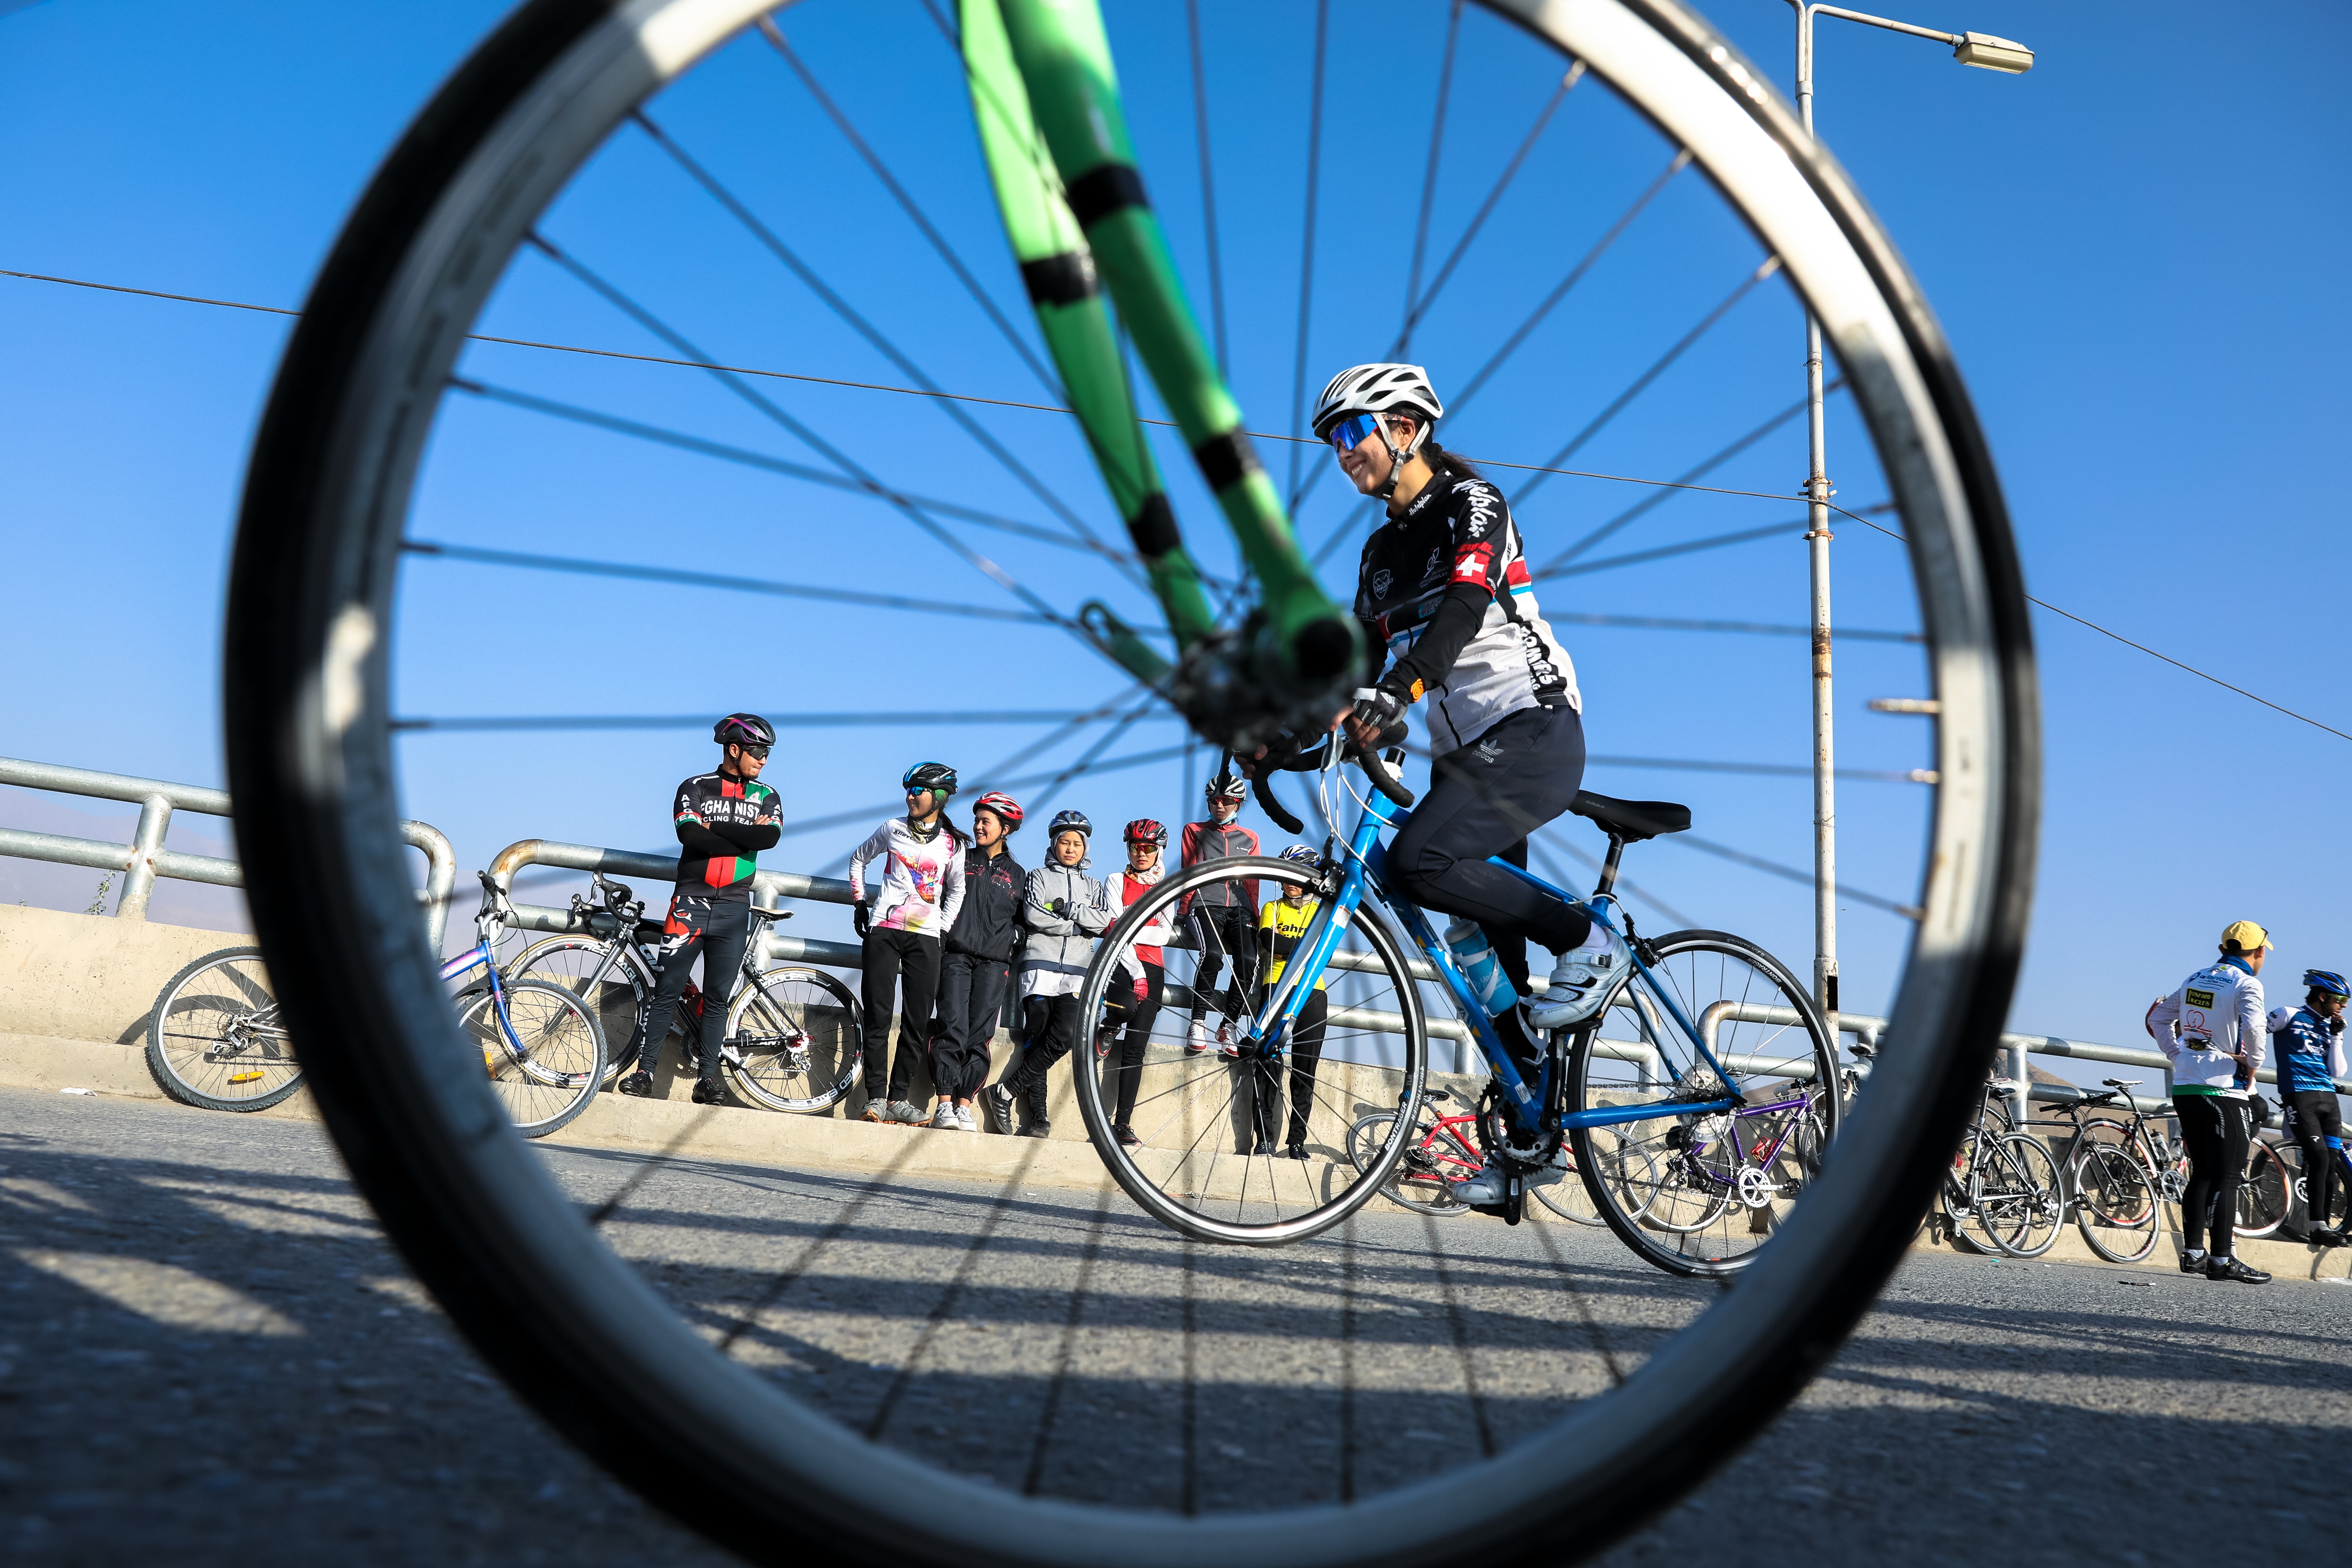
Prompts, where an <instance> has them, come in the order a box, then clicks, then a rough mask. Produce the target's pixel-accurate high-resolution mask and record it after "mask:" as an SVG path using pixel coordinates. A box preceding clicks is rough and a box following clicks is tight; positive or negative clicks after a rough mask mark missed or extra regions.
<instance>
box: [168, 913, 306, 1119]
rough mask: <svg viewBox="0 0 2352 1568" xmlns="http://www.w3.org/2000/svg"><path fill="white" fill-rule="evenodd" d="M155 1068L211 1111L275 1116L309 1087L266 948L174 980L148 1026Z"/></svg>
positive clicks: (229, 956) (223, 958) (235, 951)
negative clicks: (264, 958)
mask: <svg viewBox="0 0 2352 1568" xmlns="http://www.w3.org/2000/svg"><path fill="white" fill-rule="evenodd" d="M147 1070H148V1071H149V1072H151V1073H152V1074H153V1075H154V1077H155V1082H156V1084H157V1086H158V1087H160V1088H161V1089H163V1092H164V1093H166V1094H168V1095H170V1096H171V1097H172V1098H173V1100H179V1101H180V1102H181V1103H182V1104H184V1105H194V1106H198V1107H201V1108H202V1109H204V1110H268V1109H269V1108H270V1107H271V1106H273V1105H277V1104H278V1103H280V1102H281V1101H283V1100H285V1099H286V1098H287V1096H289V1095H290V1094H292V1093H293V1092H294V1091H295V1090H296V1089H299V1088H301V1087H302V1064H301V1063H300V1062H299V1061H297V1060H296V1059H295V1057H294V1044H293V1041H292V1039H291V1038H290V1037H289V1036H288V1034H287V1031H286V1025H285V1022H284V1020H283V1019H281V1018H280V1017H279V1016H278V994H277V992H276V991H275V990H273V989H272V988H271V986H270V984H269V971H268V969H267V968H266V967H264V966H263V964H262V962H261V950H260V949H259V948H257V947H236V948H229V949H226V950H225V951H223V952H215V953H208V954H206V955H205V957H203V958H200V959H197V960H196V961H195V962H194V963H191V964H189V965H188V966H187V967H186V968H185V969H183V970H181V971H180V973H177V974H175V975H173V976H172V978H171V980H170V981H169V982H168V983H166V984H165V985H164V987H163V994H161V995H159V996H158V997H156V998H155V1010H154V1012H153V1013H152V1014H151V1015H150V1016H149V1017H148V1020H147Z"/></svg>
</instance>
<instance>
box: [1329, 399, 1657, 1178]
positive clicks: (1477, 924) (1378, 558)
mask: <svg viewBox="0 0 2352 1568" xmlns="http://www.w3.org/2000/svg"><path fill="white" fill-rule="evenodd" d="M1444 413H1445V408H1444V404H1443V403H1441V402H1440V401H1439V399H1438V396H1437V393H1436V390H1435V389H1434V388H1433V387H1432V386H1431V385H1430V384H1429V376H1428V374H1427V373H1426V372H1424V371H1423V369H1422V368H1421V367H1420V366H1419V365H1412V364H1360V365H1356V366H1354V367H1352V368H1350V369H1348V370H1343V371H1341V372H1340V373H1339V374H1338V375H1336V376H1334V377H1332V378H1331V383H1330V384H1329V385H1328V386H1326V387H1325V388H1324V389H1323V395H1322V396H1321V398H1320V399H1318V401H1317V403H1316V406H1315V419H1314V426H1315V434H1316V436H1317V437H1318V439H1321V440H1325V441H1328V442H1329V443H1330V444H1331V447H1332V448H1333V451H1334V453H1335V455H1336V457H1337V458H1338V461H1339V468H1340V470H1341V472H1343V473H1345V474H1346V475H1347V476H1348V479H1349V481H1350V482H1351V483H1353V484H1354V485H1355V487H1356V489H1357V490H1358V491H1359V492H1360V493H1361V494H1364V495H1367V496H1370V497H1372V498H1373V499H1374V500H1380V501H1382V502H1385V503H1386V505H1387V516H1386V518H1385V519H1384V520H1383V521H1382V523H1381V526H1380V527H1379V528H1377V529H1375V530H1374V531H1372V535H1371V537H1370V539H1368V540H1366V541H1365V542H1364V552H1363V559H1362V562H1361V563H1360V566H1359V568H1358V572H1357V588H1356V605H1355V609H1356V616H1357V618H1358V619H1359V620H1360V621H1361V622H1362V623H1363V626H1364V641H1365V646H1366V648H1367V650H1368V657H1367V668H1366V671H1365V684H1364V686H1363V688H1362V689H1360V690H1359V691H1358V692H1357V693H1356V700H1355V702H1354V704H1353V706H1352V707H1350V708H1349V709H1348V710H1345V711H1344V712H1342V713H1340V714H1339V715H1338V717H1337V718H1336V719H1335V721H1334V725H1333V727H1334V728H1335V729H1336V728H1339V727H1341V726H1344V727H1345V729H1346V731H1347V733H1348V738H1349V740H1350V741H1352V742H1355V744H1356V745H1358V746H1359V747H1360V748H1362V749H1364V750H1366V751H1370V750H1373V749H1375V748H1377V747H1378V746H1379V745H1380V744H1381V742H1382V739H1383V736H1384V734H1388V735H1392V734H1393V733H1394V732H1395V731H1396V727H1397V726H1398V725H1399V724H1400V723H1401V721H1402V720H1403V718H1404V716H1405V714H1406V713H1407V712H1408V711H1410V710H1412V708H1413V706H1414V705H1415V704H1417V703H1420V702H1422V701H1423V700H1427V702H1428V708H1427V710H1426V713H1425V722H1426V724H1427V728H1428V731H1429V750H1430V757H1431V766H1430V784H1429V788H1428V790H1427V792H1426V793H1425V794H1424V795H1423V796H1422V798H1421V801H1420V804H1419V805H1416V806H1415V807H1414V808H1413V811H1412V819H1411V820H1410V821H1409V822H1408V823H1407V824H1406V825H1405V826H1404V827H1403V829H1402V831H1400V832H1399V833H1398V835H1397V837H1396V840H1395V842H1394V843H1393V844H1392V845H1391V847H1390V848H1389V852H1388V864H1389V868H1390V869H1391V872H1392V873H1393V874H1394V876H1395V878H1396V881H1397V886H1398V888H1399V890H1401V891H1402V893H1403V894H1404V895H1405V896H1406V897H1408V898H1410V899H1412V900H1413V901H1414V902H1416V903H1418V904H1421V905H1423V907H1424V908H1427V909H1432V910H1442V911H1444V912H1445V913H1447V914H1451V915H1454V916H1457V917H1459V919H1458V920H1457V921H1456V922H1455V924H1454V927H1453V928H1452V929H1450V930H1449V931H1447V933H1446V940H1447V942H1448V943H1449V944H1450V945H1452V946H1453V947H1454V948H1455V950H1456V951H1457V952H1459V953H1461V954H1463V955H1464V957H1465V962H1467V961H1469V959H1470V955H1471V954H1472V953H1473V952H1474V951H1475V946H1477V945H1478V944H1479V942H1480V937H1481V935H1482V934H1483V938H1484V941H1485V942H1490V943H1492V944H1493V947H1494V949H1495V952H1496V955H1497V956H1498V957H1499V959H1500V961H1501V962H1500V965H1499V967H1500V969H1501V973H1500V975H1498V976H1496V979H1495V982H1494V984H1492V985H1491V986H1490V987H1488V988H1486V992H1485V994H1484V995H1483V997H1482V1000H1483V1001H1484V1002H1485V1003H1486V1009H1487V1012H1488V1014H1489V1015H1490V1016H1491V1017H1492V1018H1493V1020H1494V1024H1495V1032H1496V1036H1497V1037H1499V1038H1500V1039H1501V1040H1502V1042H1503V1044H1504V1046H1505V1047H1506V1048H1507V1049H1508V1050H1509V1051H1510V1052H1511V1053H1512V1056H1513V1057H1514V1058H1516V1059H1517V1061H1518V1062H1519V1063H1520V1064H1521V1066H1522V1070H1524V1071H1527V1072H1528V1073H1529V1074H1530V1075H1532V1072H1533V1069H1534V1065H1535V1063H1536V1062H1537V1060H1538V1058H1539V1055H1540V1050H1541V1047H1539V1046H1538V1044H1537V1040H1536V1036H1537V1034H1538V1032H1539V1031H1540V1030H1544V1029H1554V1028H1559V1027H1561V1026H1565V1025H1569V1024H1573V1023H1577V1022H1580V1021H1581V1020H1583V1019H1585V1018H1587V1017H1590V1016H1591V1015H1592V1013H1593V1012H1594V1011H1595V1010H1596V1009H1597V1008H1598V1007H1599V1006H1600V1005H1601V1002H1602V1000H1603V999H1604V998H1605V997H1606V995H1607V994H1608V992H1609V989H1610V987H1611V984H1612V983H1613V982H1614V981H1615V980H1616V979H1617V977H1618V976H1619V975H1621V974H1622V973H1624V969H1625V966H1626V964H1627V963H1628V962H1629V955H1628V954H1627V953H1626V952H1625V947H1624V943H1623V942H1622V939H1620V938H1618V937H1617V936H1616V935H1615V934H1614V933H1613V932H1612V931H1609V930H1608V929H1607V928H1606V927H1602V926H1597V925H1595V924H1594V922H1593V921H1591V919H1590V918H1589V917H1588V916H1586V915H1585V913H1584V912H1583V911H1582V910H1580V909H1579V908H1578V907H1577V906H1576V905H1575V904H1573V903H1570V901H1568V900H1565V899H1563V898H1561V897H1559V895H1557V894H1555V893H1552V892H1550V891H1548V890H1546V889H1541V888H1538V887H1537V886H1535V885H1534V884H1532V883H1530V882H1528V881H1525V880H1523V879H1519V878H1517V877H1514V876H1512V875H1511V874H1510V873H1509V872H1508V871H1506V870H1504V869H1502V868H1500V867H1496V866H1493V865H1490V864H1488V858H1489V857H1494V856H1499V857H1501V858H1504V859H1505V860H1507V861H1510V862H1512V863H1513V864H1516V865H1520V866H1524V865H1526V864H1527V852H1528V850H1527V840H1528V834H1530V833H1532V832H1534V831H1535V830H1536V829H1537V828H1538V827H1541V826H1543V825H1544V824H1545V823H1547V822H1549V821H1551V820H1552V819H1553V818H1555V817H1557V816H1560V815H1561V814H1562V813H1564V812H1566V811H1567V810H1568V807H1569V803H1570V802H1571V801H1573V800H1574V799H1575V798H1576V793H1577V790H1578V788H1579V786H1580V784H1582V782H1583V778H1584V726H1583V721H1582V718H1581V712H1582V709H1583V698H1582V695H1581V694H1580V692H1579V691H1578V689H1577V685H1576V669H1575V667H1574V666H1573V665H1572V664H1570V662H1569V658H1568V655H1567V653H1566V652H1565V651H1564V650H1563V649H1562V648H1561V647H1560V646H1559V639H1558V638H1557V637H1554V636H1553V634H1552V629H1551V627H1550V626H1548V625H1547V624H1545V621H1544V618H1543V614H1542V612H1541V611H1540V610H1538V608H1537V606H1536V596H1535V587H1534V584H1533V581H1532V579H1531V578H1530V576H1529V574H1528V564H1527V552H1526V550H1525V547H1524V546H1523V545H1522V543H1521V542H1520V538H1519V530H1518V524H1517V522H1516V521H1514V520H1513V518H1512V516H1511V509H1510V507H1509V505H1508V504H1507V502H1506V501H1505V500H1503V496H1502V492H1501V491H1499V490H1497V489H1496V488H1495V487H1494V486H1493V485H1492V484H1490V483H1489V482H1487V480H1486V479H1485V478H1483V477H1482V476H1481V475H1480V474H1479V473H1478V472H1477V470H1476V469H1475V468H1472V467H1471V466H1470V465H1469V464H1467V463H1465V462H1464V461H1463V460H1462V459H1461V458H1457V457H1455V456H1454V455H1453V454H1452V453H1450V452H1447V451H1445V450H1444V448H1442V447H1439V446H1438V444H1437V442H1436V440H1435V438H1434V436H1433V431H1434V428H1435V426H1436V424H1437V421H1438V420H1439V419H1440V418H1442V417H1443V416H1444ZM1530 940H1532V941H1535V942H1540V943H1542V944H1543V945H1544V946H1545V947H1548V948H1549V949H1550V950H1551V951H1552V952H1553V953H1554V954H1556V955H1557V963H1556V964H1555V966H1554V968H1553V970H1552V973H1551V977H1550V984H1549V989H1548V991H1547V994H1546V995H1545V997H1544V999H1543V1000H1542V1001H1541V1002H1540V1003H1537V1002H1534V1001H1533V1000H1532V999H1531V998H1530V997H1529V995H1528V994H1529V992H1530V991H1531V989H1532V987H1531V986H1530V985H1529V984H1528V958H1527V943H1528V942H1529V941H1530ZM1501 1187H1502V1180H1501V1177H1500V1175H1499V1173H1497V1172H1496V1171H1495V1170H1494V1169H1493V1167H1491V1166H1489V1167H1488V1168H1487V1169H1486V1170H1482V1171H1481V1172H1479V1173H1478V1174H1477V1175H1475V1176H1474V1177H1472V1178H1471V1179H1470V1180H1468V1181H1466V1182H1465V1183H1463V1184H1461V1190H1462V1194H1463V1196H1464V1199H1465V1201H1466V1202H1469V1203H1472V1204H1493V1203H1498V1202H1500V1201H1501V1197H1502V1193H1501Z"/></svg>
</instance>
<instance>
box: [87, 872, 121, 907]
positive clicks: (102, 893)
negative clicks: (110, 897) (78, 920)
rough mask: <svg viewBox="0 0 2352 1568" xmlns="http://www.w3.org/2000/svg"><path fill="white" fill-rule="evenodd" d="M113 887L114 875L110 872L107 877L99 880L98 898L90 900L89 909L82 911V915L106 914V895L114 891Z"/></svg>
mask: <svg viewBox="0 0 2352 1568" xmlns="http://www.w3.org/2000/svg"><path fill="white" fill-rule="evenodd" d="M113 887H114V873H113V872H111V871H109V872H108V873H107V874H106V875H105V876H103V877H100V879H98V897H96V898H94V899H92V900H90V901H89V908H88V909H86V910H82V913H84V914H86V915H102V914H104V913H105V912H106V895H107V894H108V893H109V892H110V891H111V890H112V889H113Z"/></svg>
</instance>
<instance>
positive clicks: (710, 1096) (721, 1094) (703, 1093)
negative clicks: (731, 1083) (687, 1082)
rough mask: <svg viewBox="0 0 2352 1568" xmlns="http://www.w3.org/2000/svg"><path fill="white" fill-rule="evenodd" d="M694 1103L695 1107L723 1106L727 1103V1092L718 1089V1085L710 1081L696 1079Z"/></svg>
mask: <svg viewBox="0 0 2352 1568" xmlns="http://www.w3.org/2000/svg"><path fill="white" fill-rule="evenodd" d="M694 1103H695V1104H697V1105H724V1104H726V1103H727V1091H726V1090H725V1089H721V1088H719V1085H717V1084H715V1083H713V1082H711V1081H710V1079H707V1078H698V1079H695V1080H694Z"/></svg>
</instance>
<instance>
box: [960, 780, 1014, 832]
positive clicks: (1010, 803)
mask: <svg viewBox="0 0 2352 1568" xmlns="http://www.w3.org/2000/svg"><path fill="white" fill-rule="evenodd" d="M971 808H972V810H974V811H992V812H994V813H995V814H996V817H997V820H998V821H1000V822H1002V823H1003V824H1004V831H1005V832H1007V833H1013V832H1018V831H1019V830H1020V827H1021V806H1020V803H1019V802H1017V801H1015V800H1014V799H1013V797H1012V796H1011V795H1006V794H1004V793H1003V791H1001V790H991V791H989V792H988V793H987V794H986V795H982V796H981V797H980V798H979V799H978V800H976V801H973V802H972V803H971Z"/></svg>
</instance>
